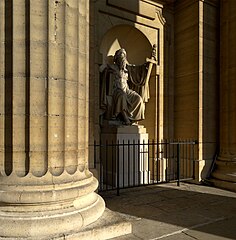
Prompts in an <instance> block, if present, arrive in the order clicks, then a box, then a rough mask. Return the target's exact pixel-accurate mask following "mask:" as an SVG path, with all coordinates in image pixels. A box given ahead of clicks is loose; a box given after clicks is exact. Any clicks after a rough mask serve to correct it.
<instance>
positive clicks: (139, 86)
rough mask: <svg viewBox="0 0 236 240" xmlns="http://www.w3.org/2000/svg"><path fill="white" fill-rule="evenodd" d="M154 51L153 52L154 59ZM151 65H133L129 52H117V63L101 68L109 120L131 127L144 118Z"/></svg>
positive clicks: (106, 111) (102, 107)
mask: <svg viewBox="0 0 236 240" xmlns="http://www.w3.org/2000/svg"><path fill="white" fill-rule="evenodd" d="M153 54H155V53H154V51H153V52H152V57H151V59H153V60H156V59H154V57H153ZM149 65H150V63H148V62H146V63H144V64H143V65H139V66H135V65H131V64H129V63H128V61H127V54H126V51H125V49H123V48H121V49H119V50H117V51H116V53H115V56H114V63H113V64H110V65H109V64H107V65H106V66H104V65H103V66H101V68H100V71H101V109H103V112H104V113H105V118H107V119H109V120H110V119H113V120H116V121H117V120H118V121H120V122H121V123H123V124H126V125H130V124H132V123H133V122H137V121H140V120H142V119H144V110H145V104H144V103H145V102H147V101H148V99H149V86H148V82H149V78H150V66H149Z"/></svg>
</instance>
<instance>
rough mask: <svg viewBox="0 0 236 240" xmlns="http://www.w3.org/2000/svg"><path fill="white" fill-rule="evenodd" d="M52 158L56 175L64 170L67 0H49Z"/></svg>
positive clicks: (50, 153)
mask: <svg viewBox="0 0 236 240" xmlns="http://www.w3.org/2000/svg"><path fill="white" fill-rule="evenodd" d="M48 35H49V56H48V57H49V70H48V74H49V76H48V131H49V132H48V161H49V169H50V172H51V173H52V174H53V175H60V174H61V173H62V172H63V171H64V145H65V132H64V126H65V118H64V116H65V1H64V0H62V1H49V34H48Z"/></svg>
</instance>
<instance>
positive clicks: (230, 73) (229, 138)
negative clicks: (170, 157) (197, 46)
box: [213, 0, 236, 191]
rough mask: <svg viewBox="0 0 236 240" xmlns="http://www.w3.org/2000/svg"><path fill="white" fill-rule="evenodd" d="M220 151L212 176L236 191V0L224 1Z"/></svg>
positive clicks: (219, 183) (221, 184) (222, 5)
mask: <svg viewBox="0 0 236 240" xmlns="http://www.w3.org/2000/svg"><path fill="white" fill-rule="evenodd" d="M220 7H221V18H220V19H221V26H220V29H221V31H220V34H221V36H220V37H221V41H220V44H221V47H220V49H221V57H220V153H219V157H218V160H217V161H216V169H215V171H214V172H213V176H214V177H215V178H216V179H218V180H220V181H218V182H216V184H217V185H219V186H222V187H225V188H228V189H230V190H234V191H236V104H235V103H236V81H235V75H236V56H235V50H236V35H235V29H236V1H234V0H223V1H221V6H220Z"/></svg>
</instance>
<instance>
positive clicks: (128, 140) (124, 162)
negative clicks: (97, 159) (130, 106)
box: [101, 125, 150, 187]
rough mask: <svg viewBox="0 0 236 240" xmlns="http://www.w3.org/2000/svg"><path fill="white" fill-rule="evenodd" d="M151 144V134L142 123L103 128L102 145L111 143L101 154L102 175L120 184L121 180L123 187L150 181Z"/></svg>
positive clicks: (106, 180)
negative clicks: (149, 145)
mask: <svg viewBox="0 0 236 240" xmlns="http://www.w3.org/2000/svg"><path fill="white" fill-rule="evenodd" d="M147 143H148V133H146V129H145V128H144V126H142V125H132V126H126V125H121V126H111V125H110V126H109V125H108V126H106V127H104V128H102V133H101V144H102V145H104V146H106V145H108V147H107V148H106V149H105V151H102V153H101V154H102V159H103V163H102V164H103V172H102V173H101V174H103V179H105V182H106V184H108V185H113V186H115V187H117V182H119V186H120V187H127V186H129V185H137V184H145V183H148V182H150V172H149V171H148V145H147ZM118 166H119V170H118V169H117V168H118ZM112 171H113V173H112ZM117 174H119V177H118V176H117ZM106 177H107V179H106ZM148 178H149V179H148Z"/></svg>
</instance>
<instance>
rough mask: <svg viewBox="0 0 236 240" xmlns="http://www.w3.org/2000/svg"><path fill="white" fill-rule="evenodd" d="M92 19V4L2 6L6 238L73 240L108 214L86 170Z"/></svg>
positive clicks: (0, 106)
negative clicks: (64, 237) (103, 215)
mask: <svg viewBox="0 0 236 240" xmlns="http://www.w3.org/2000/svg"><path fill="white" fill-rule="evenodd" d="M88 16H89V1H87V0H80V1H75V0H60V1H57V0H50V1H48V0H36V1H33V0H5V1H0V20H2V19H3V21H0V53H1V56H0V93H1V96H0V133H1V136H0V192H1V194H0V203H1V204H0V238H1V239H2V238H11V239H12V238H13V239H18V238H19V239H23V238H27V239H30V240H34V239H57V238H60V237H61V236H62V235H63V236H66V235H68V236H69V235H70V234H73V233H76V232H78V231H79V230H80V229H81V228H82V227H84V226H86V225H88V224H90V223H92V222H94V221H96V220H97V219H98V218H99V217H100V216H101V215H102V213H103V211H104V208H105V205H104V201H103V200H102V198H101V197H100V196H99V195H97V194H96V193H95V192H94V191H95V190H96V188H97V186H98V182H97V180H96V179H95V178H94V177H93V175H92V173H91V172H89V170H88V168H87V165H88V164H87V163H88V153H87V151H88V79H89V67H88V64H89V61H88V52H89V45H88V43H89V39H88V37H89V36H88V29H89V21H88V19H89V18H88ZM2 54H3V55H4V57H2ZM78 165H79V166H80V167H79V168H78ZM69 238H70V237H69Z"/></svg>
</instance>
